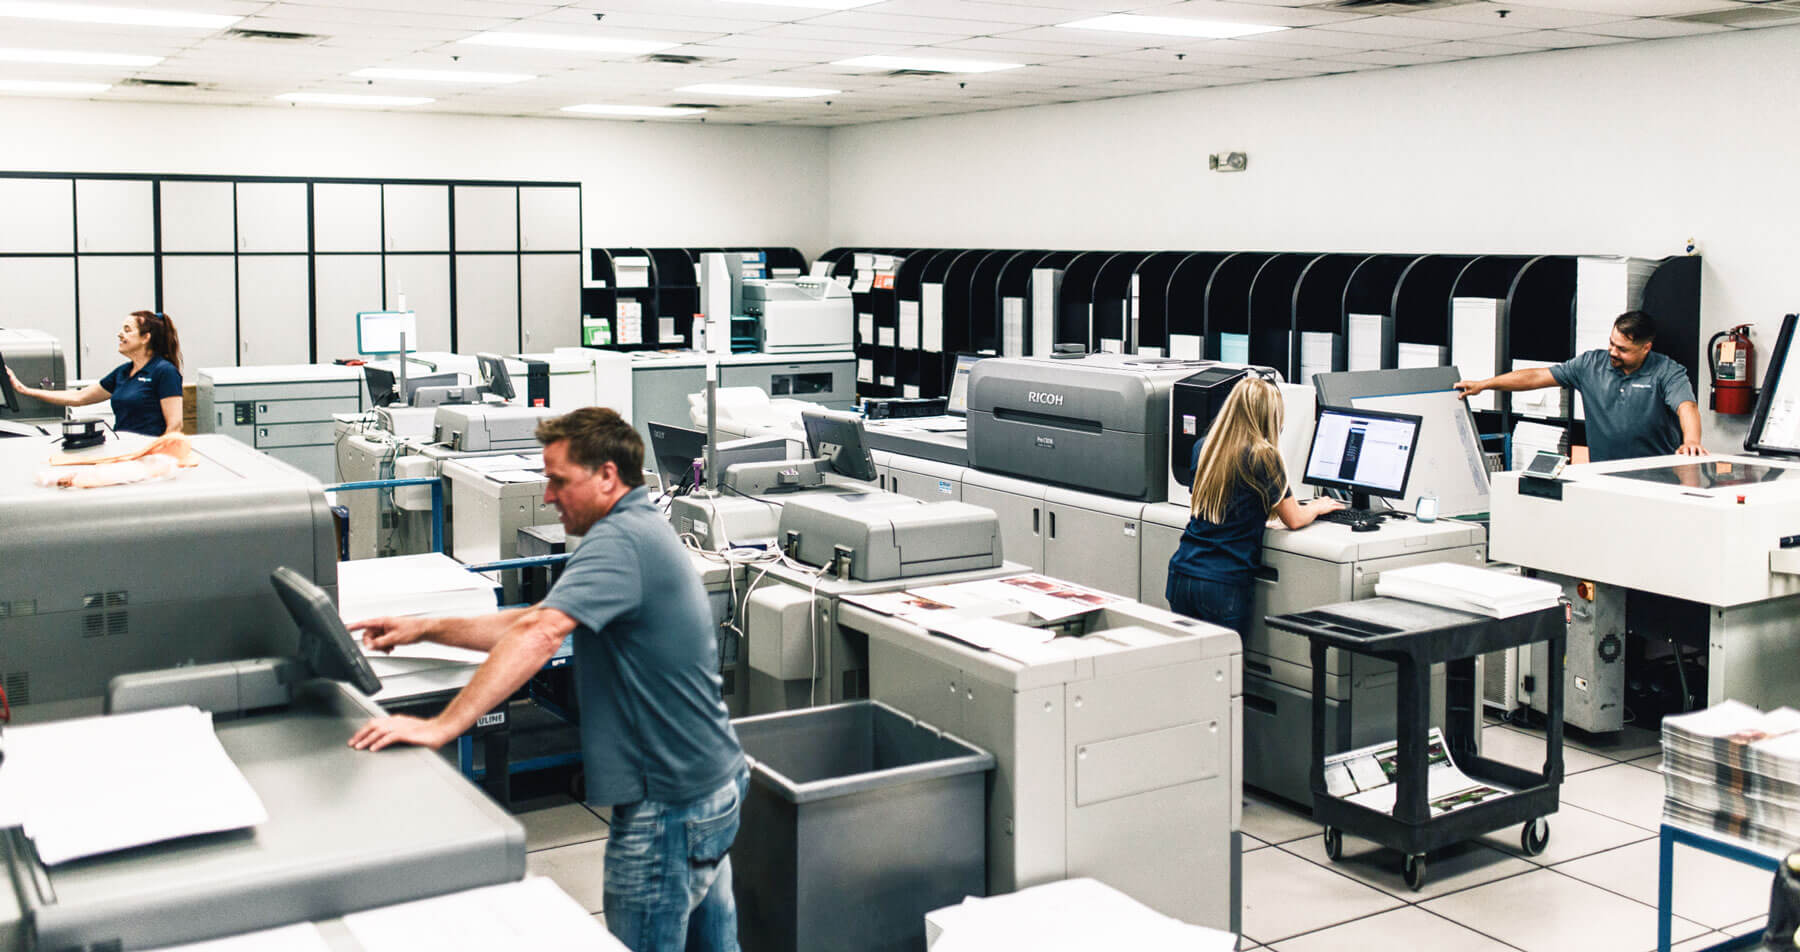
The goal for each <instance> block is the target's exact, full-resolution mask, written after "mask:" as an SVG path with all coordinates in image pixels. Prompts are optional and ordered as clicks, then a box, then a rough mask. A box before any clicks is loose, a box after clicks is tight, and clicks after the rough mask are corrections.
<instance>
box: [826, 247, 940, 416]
mask: <svg viewBox="0 0 1800 952" xmlns="http://www.w3.org/2000/svg"><path fill="white" fill-rule="evenodd" d="M918 250H919V249H916V248H862V247H857V248H833V249H831V250H830V251H827V252H825V254H823V255H820V256H819V260H821V261H830V262H831V263H832V268H831V276H832V277H835V278H840V279H842V280H844V281H847V282H849V283H850V286H851V293H850V297H851V307H852V309H853V310H854V311H855V313H856V364H857V369H856V393H857V396H859V397H891V396H899V394H900V383H899V379H898V370H899V355H898V350H897V347H896V345H897V343H898V336H899V323H900V320H899V310H900V302H899V298H898V297H897V296H896V295H895V294H894V283H895V280H896V277H897V271H898V270H899V269H900V268H901V267H902V266H903V265H904V264H905V260H906V258H907V257H908V256H910V255H911V254H912V253H914V252H915V251H918ZM871 256H873V257H877V258H881V259H890V260H889V261H888V262H886V263H887V266H886V267H883V268H876V267H873V264H872V262H870V261H869V258H870V257H871ZM859 259H862V260H861V261H859ZM857 288H862V289H863V290H857ZM883 331H885V332H886V333H885V339H886V341H887V343H885V344H884V343H883V340H884V334H883Z"/></svg>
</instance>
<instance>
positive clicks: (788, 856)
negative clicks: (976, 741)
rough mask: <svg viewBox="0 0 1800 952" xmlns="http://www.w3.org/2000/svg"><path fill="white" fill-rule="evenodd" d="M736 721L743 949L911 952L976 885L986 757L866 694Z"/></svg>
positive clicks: (737, 873) (982, 870) (990, 763)
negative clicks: (742, 778)
mask: <svg viewBox="0 0 1800 952" xmlns="http://www.w3.org/2000/svg"><path fill="white" fill-rule="evenodd" d="M732 724H733V726H735V727H736V728H737V733H738V738H739V739H740V740H742V741H743V744H744V753H745V754H746V755H748V757H749V758H750V761H751V773H750V790H749V793H748V794H747V795H746V796H745V798H744V808H743V822H742V824H741V825H740V827H739V829H738V835H737V841H736V843H735V844H734V845H733V846H732V848H731V865H732V877H733V878H732V883H733V887H734V895H735V896H736V897H737V904H738V936H739V940H740V942H741V943H742V945H743V948H744V952H835V950H840V949H841V950H845V952H886V950H890V949H891V950H905V952H915V950H919V949H923V948H925V913H927V912H929V911H931V910H933V909H937V908H940V907H943V906H947V905H950V904H952V903H957V902H961V901H962V899H963V897H965V896H980V895H983V894H985V892H986V877H987V829H986V816H987V804H986V797H987V774H988V771H991V770H993V769H994V756H993V755H992V754H990V753H988V752H987V751H984V750H981V749H980V748H977V747H972V746H970V745H969V744H967V743H964V742H963V741H961V740H958V739H956V738H955V737H952V736H950V735H948V734H945V733H943V732H942V731H939V730H937V729H936V728H933V727H931V726H930V725H927V724H921V723H919V722H918V721H917V720H915V719H913V718H911V717H908V716H907V715H905V714H902V713H900V712H899V711H896V710H895V709H893V708H891V707H888V706H887V705H885V704H880V703H877V702H874V701H853V702H850V703H848V704H834V705H831V706H829V707H815V708H809V709H806V710H800V711H786V712H782V713H779V714H768V715H763V716H760V717H746V718H741V719H739V720H736V721H733V722H732Z"/></svg>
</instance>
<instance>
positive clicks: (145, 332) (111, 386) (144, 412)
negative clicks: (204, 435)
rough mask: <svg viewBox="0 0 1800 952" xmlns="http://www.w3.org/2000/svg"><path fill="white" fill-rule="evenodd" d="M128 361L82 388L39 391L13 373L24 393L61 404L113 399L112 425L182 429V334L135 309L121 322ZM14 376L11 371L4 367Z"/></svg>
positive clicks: (163, 318)
mask: <svg viewBox="0 0 1800 952" xmlns="http://www.w3.org/2000/svg"><path fill="white" fill-rule="evenodd" d="M119 353H121V354H123V355H124V356H125V360H126V362H125V363H122V364H120V365H119V366H117V367H115V368H113V371H112V373H109V374H107V375H106V376H104V377H102V378H100V382H99V383H92V384H88V385H87V386H86V387H83V388H81V389H80V390H74V391H70V390H39V389H37V388H35V387H27V386H25V385H23V384H21V383H20V382H19V378H18V377H16V376H14V377H13V387H14V388H15V389H17V390H18V391H19V392H20V393H21V394H24V395H25V396H28V397H33V398H36V399H38V400H42V401H44V402H45V403H51V404H55V405H56V406H59V407H85V406H87V405H89V404H92V403H99V402H100V401H102V400H106V399H111V400H112V411H113V429H114V430H116V431H118V432H121V433H142V434H144V435H146V436H162V435H163V434H165V433H180V432H181V338H180V337H179V336H178V335H177V334H176V333H175V322H174V321H172V320H169V315H167V314H163V313H160V312H157V311H133V312H131V316H130V317H127V318H126V319H125V323H124V324H122V325H120V326H119ZM6 373H7V375H8V376H12V370H11V369H10V368H9V369H8V370H7V371H6Z"/></svg>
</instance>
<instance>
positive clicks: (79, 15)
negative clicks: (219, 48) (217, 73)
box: [0, 0, 243, 30]
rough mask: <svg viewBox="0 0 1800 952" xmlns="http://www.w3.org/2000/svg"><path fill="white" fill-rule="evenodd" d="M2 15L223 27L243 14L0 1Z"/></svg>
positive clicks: (140, 24)
mask: <svg viewBox="0 0 1800 952" xmlns="http://www.w3.org/2000/svg"><path fill="white" fill-rule="evenodd" d="M0 17H19V18H22V19H27V20H60V21H62V22H64V23H116V24H120V25H122V26H172V27H191V28H193V29H197V30H222V29H224V28H226V27H228V26H230V25H232V24H233V23H236V22H237V21H239V20H242V19H243V17H240V16H232V15H231V14H228V13H189V12H187V11H185V10H145V9H140V8H137V7H95V6H88V5H87V4H83V3H17V2H13V0H5V2H0Z"/></svg>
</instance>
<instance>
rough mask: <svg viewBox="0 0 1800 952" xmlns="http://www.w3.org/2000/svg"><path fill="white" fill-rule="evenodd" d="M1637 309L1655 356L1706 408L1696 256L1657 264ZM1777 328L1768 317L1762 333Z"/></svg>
mask: <svg viewBox="0 0 1800 952" xmlns="http://www.w3.org/2000/svg"><path fill="white" fill-rule="evenodd" d="M1638 307H1640V308H1642V309H1643V310H1644V311H1645V312H1647V313H1649V314H1650V316H1651V317H1654V318H1655V319H1656V344H1655V347H1656V352H1657V353H1659V354H1662V355H1664V356H1667V357H1670V358H1672V359H1674V361H1675V362H1676V363H1678V364H1680V365H1681V366H1682V367H1684V368H1686V369H1687V372H1688V379H1689V380H1691V381H1693V384H1694V393H1695V394H1696V395H1697V396H1698V397H1699V398H1700V405H1701V406H1703V407H1704V406H1707V405H1708V400H1707V397H1706V394H1705V393H1703V392H1702V389H1703V387H1704V386H1705V383H1704V378H1705V376H1706V375H1704V374H1701V373H1700V368H1701V367H1702V366H1704V365H1705V363H1706V360H1707V358H1706V357H1705V356H1704V355H1703V354H1702V353H1701V351H1700V348H1701V347H1702V346H1705V345H1706V343H1707V342H1706V339H1705V338H1703V337H1701V336H1700V256H1699V255H1677V256H1673V257H1668V258H1664V259H1662V260H1661V261H1659V262H1657V265H1656V270H1655V271H1653V272H1651V274H1650V279H1649V280H1648V281H1646V282H1645V283H1644V293H1643V297H1642V299H1641V300H1640V301H1639V302H1638ZM1570 323H1571V325H1572V324H1573V323H1574V322H1573V321H1571V322H1570ZM1780 326H1781V319H1780V317H1779V316H1777V315H1775V314H1770V315H1769V323H1768V325H1767V326H1766V327H1765V328H1764V332H1765V333H1769V334H1773V333H1774V332H1775V330H1776V329H1778V328H1779V327H1780ZM1572 331H1573V328H1572V327H1571V332H1572ZM1771 339H1772V338H1771Z"/></svg>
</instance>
